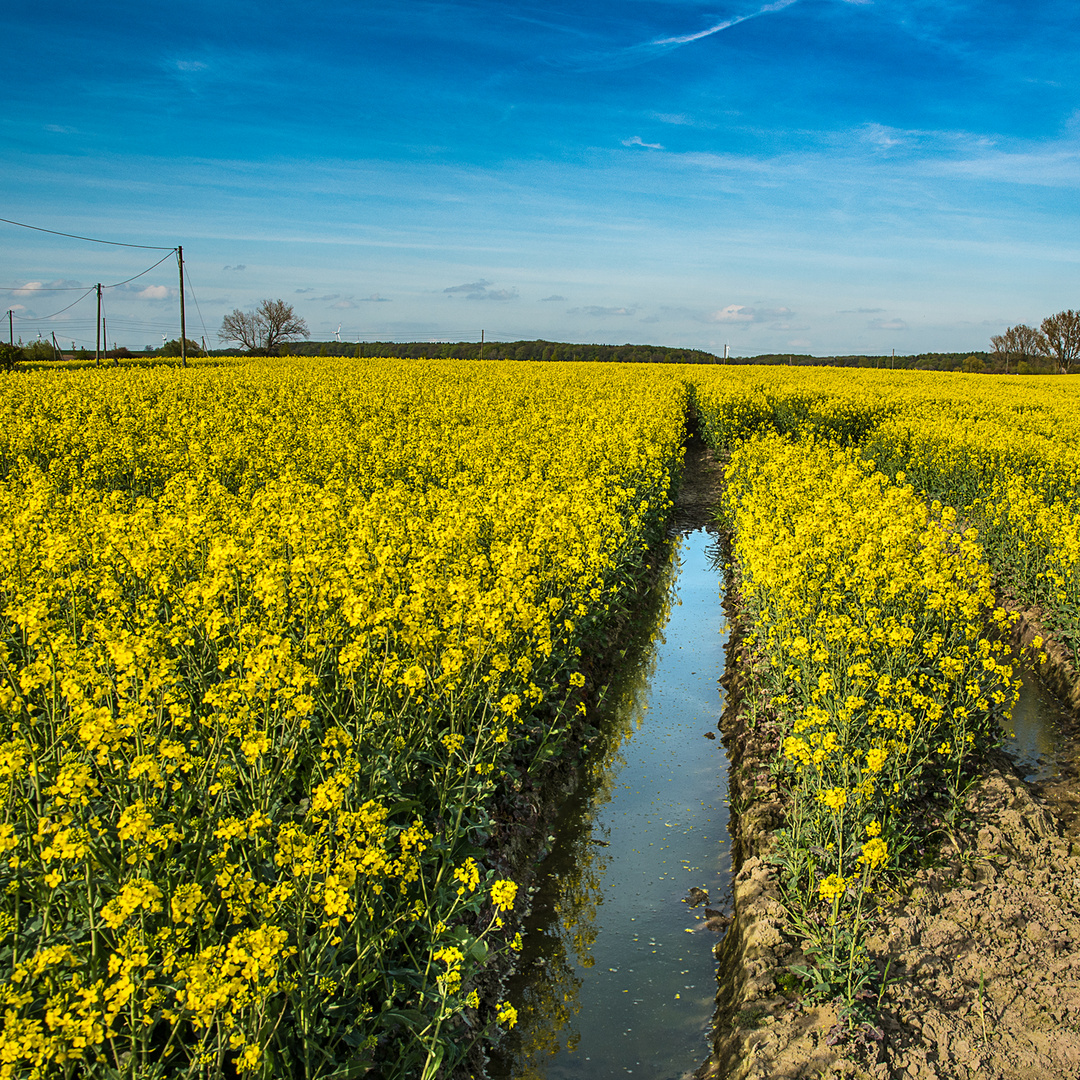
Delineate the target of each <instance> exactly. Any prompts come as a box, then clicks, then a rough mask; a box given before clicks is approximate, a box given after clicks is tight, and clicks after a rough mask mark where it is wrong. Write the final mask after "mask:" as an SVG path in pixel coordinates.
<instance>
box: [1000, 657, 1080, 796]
mask: <svg viewBox="0 0 1080 1080" xmlns="http://www.w3.org/2000/svg"><path fill="white" fill-rule="evenodd" d="M1022 678H1023V680H1024V685H1023V686H1022V687H1021V688H1020V697H1019V699H1018V700H1017V702H1016V704H1015V705H1014V706H1013V711H1012V730H1011V731H1010V732H1007V734H1006V738H1005V744H1004V746H1003V747H1002V749H1003V750H1004V751H1005V753H1006V754H1008V755H1009V757H1011V758H1012V759H1013V761H1014V762H1015V763H1016V767H1017V768H1018V769H1019V771H1020V775H1021V776H1023V778H1024V779H1025V780H1027V781H1028V782H1029V783H1033V784H1037V783H1041V782H1043V781H1046V780H1050V779H1052V778H1053V777H1055V776H1056V775H1057V774H1058V773H1059V772H1060V771H1061V767H1062V765H1063V763H1064V760H1065V758H1066V756H1067V749H1068V742H1069V740H1068V734H1067V733H1068V731H1069V729H1070V727H1071V726H1072V725H1070V724H1069V723H1068V717H1067V715H1066V713H1065V712H1064V710H1063V709H1062V706H1061V704H1060V703H1059V702H1058V700H1057V699H1056V698H1055V697H1054V696H1053V694H1051V693H1050V692H1049V691H1048V690H1047V689H1046V688H1045V687H1044V686H1043V685H1042V683H1040V682H1039V681H1038V680H1037V679H1035V678H1034V677H1033V676H1031V675H1029V674H1028V673H1027V672H1024V673H1023V674H1022Z"/></svg>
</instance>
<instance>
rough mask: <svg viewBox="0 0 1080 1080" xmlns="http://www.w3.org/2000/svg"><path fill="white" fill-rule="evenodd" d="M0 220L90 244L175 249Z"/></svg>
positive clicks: (4, 219) (156, 249)
mask: <svg viewBox="0 0 1080 1080" xmlns="http://www.w3.org/2000/svg"><path fill="white" fill-rule="evenodd" d="M0 221H3V222H6V223H7V224H8V225H18V226H19V228H20V229H33V230H34V231H35V232H43V233H49V234H51V235H52V236H66V237H68V238H70V239H72V240H86V241H87V242H88V243H90V244H111V245H112V246H113V247H129V248H143V249H145V250H147V251H175V250H176V248H175V247H171V248H167V247H162V246H161V245H160V244H125V243H124V242H123V241H121V240H98V239H96V238H95V237H93V236H77V235H76V234H75V233H68V232H58V231H57V230H56V229H43V228H42V227H41V226H40V225H27V224H26V222H25V221H12V220H11V218H0Z"/></svg>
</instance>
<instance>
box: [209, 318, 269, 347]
mask: <svg viewBox="0 0 1080 1080" xmlns="http://www.w3.org/2000/svg"><path fill="white" fill-rule="evenodd" d="M218 337H219V338H220V339H221V340H222V341H237V342H239V343H240V345H241V346H243V348H245V349H247V350H248V351H249V352H254V351H255V350H256V349H257V348H259V327H258V324H257V323H256V321H255V312H254V311H241V310H240V309H239V308H234V309H233V312H232V314H231V315H226V316H225V318H224V319H222V320H221V329H220V330H219V331H218Z"/></svg>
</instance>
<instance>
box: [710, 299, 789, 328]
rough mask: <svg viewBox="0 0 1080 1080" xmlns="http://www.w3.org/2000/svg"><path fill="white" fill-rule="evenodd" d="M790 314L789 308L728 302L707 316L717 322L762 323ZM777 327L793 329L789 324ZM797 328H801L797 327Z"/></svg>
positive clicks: (783, 317) (711, 320)
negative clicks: (725, 305) (760, 306)
mask: <svg viewBox="0 0 1080 1080" xmlns="http://www.w3.org/2000/svg"><path fill="white" fill-rule="evenodd" d="M790 314H791V308H786V307H781V308H752V307H746V306H744V305H743V304H728V306H727V307H725V308H721V309H720V310H719V311H714V312H712V313H711V314H710V315H709V316H707V318H708V321H709V322H718V323H762V322H772V321H775V320H777V319H785V318H787V316H789V315H790ZM777 329H781V330H783V329H788V330H791V329H795V327H791V326H779V327H777ZM799 329H802V328H801V327H799Z"/></svg>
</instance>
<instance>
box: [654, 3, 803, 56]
mask: <svg viewBox="0 0 1080 1080" xmlns="http://www.w3.org/2000/svg"><path fill="white" fill-rule="evenodd" d="M796 3H798V0H776V2H775V3H772V4H766V5H765V6H764V7H762V8H759V9H758V10H757V11H754V12H752V13H751V14H749V15H738V16H736V17H735V18H734V19H725V20H724V22H721V23H717V24H716V25H715V26H710V27H709V28H708V29H707V30H699V31H698V32H697V33H696V34H684V35H683V36H682V37H669V38H660V39H658V40H657V41H653V42H651V44H653V45H686V44H688V43H689V42H691V41H700V40H701V39H702V38H706V37H709V36H711V35H712V34H719V33H720V31H721V30H728V29H730V28H731V27H732V26H737V25H738V24H739V23H741V22H746V20H747V19H756V18H757V17H758V16H759V15H768V14H769V13H770V12H773V11H782V10H783V9H784V8H786V7H791V5H792V4H796Z"/></svg>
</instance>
